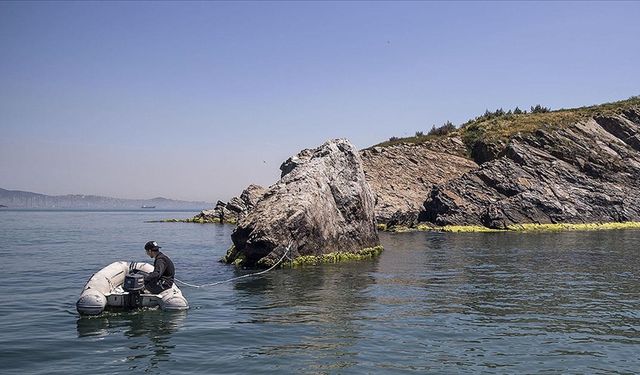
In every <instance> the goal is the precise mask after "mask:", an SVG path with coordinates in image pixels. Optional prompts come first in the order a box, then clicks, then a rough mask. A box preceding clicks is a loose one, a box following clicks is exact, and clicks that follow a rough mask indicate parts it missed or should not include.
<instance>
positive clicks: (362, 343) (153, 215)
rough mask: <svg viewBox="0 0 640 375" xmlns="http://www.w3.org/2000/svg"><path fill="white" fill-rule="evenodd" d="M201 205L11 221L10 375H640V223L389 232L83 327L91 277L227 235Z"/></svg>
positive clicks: (205, 277) (182, 274)
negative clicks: (180, 309)
mask: <svg viewBox="0 0 640 375" xmlns="http://www.w3.org/2000/svg"><path fill="white" fill-rule="evenodd" d="M193 214H194V213H191V212H181V213H176V212H157V211H151V212H150V211H141V212H61V211H58V212H40V211H23V212H20V211H0V257H1V258H0V259H1V262H0V264H1V265H0V267H2V268H1V270H2V275H3V282H2V283H0V363H1V366H2V368H0V372H1V373H7V374H14V373H16V374H17V373H21V374H87V373H95V374H111V373H130V372H132V371H133V372H147V373H161V372H162V373H171V374H180V373H189V374H192V373H217V374H227V373H312V374H324V373H330V374H334V373H341V374H343V373H344V374H350V373H375V374H379V373H394V374H395V373H405V372H406V373H410V372H414V373H427V372H431V373H481V372H490V373H630V372H636V371H638V369H640V358H639V357H640V355H639V353H640V254H639V252H638V249H639V246H640V245H639V244H640V231H632V230H630V231H611V232H582V233H581V232H574V233H570V232H569V233H548V234H503V233H499V234H495V233H492V234H441V233H412V234H397V235H392V234H382V235H381V239H382V242H383V244H384V246H385V252H384V253H383V255H382V256H381V257H380V258H379V259H376V260H374V261H365V262H357V263H348V264H341V265H327V266H321V267H315V268H306V269H295V270H277V271H272V272H271V273H268V274H266V275H264V276H262V277H260V278H255V279H245V280H244V281H239V282H236V283H233V284H224V285H220V286H217V287H214V288H210V289H192V288H188V287H183V288H182V290H183V293H184V294H185V296H186V297H187V299H188V300H189V302H190V304H191V307H192V308H191V309H190V310H189V311H187V312H185V313H178V314H176V313H166V312H162V311H156V310H147V311H138V312H132V313H107V314H104V315H102V316H100V317H97V318H80V317H79V316H78V315H77V313H76V311H75V305H74V304H75V301H76V300H77V298H78V295H79V293H80V291H81V289H82V286H83V285H84V283H85V282H86V280H87V279H88V278H89V277H90V276H91V274H92V273H93V272H96V271H97V270H99V269H100V268H102V267H103V266H105V265H107V264H108V263H111V262H113V261H116V260H144V259H145V258H144V257H145V254H144V251H143V249H142V247H143V245H144V243H145V242H146V241H147V240H149V239H155V240H157V241H159V242H160V243H161V245H162V246H163V247H164V249H163V250H166V253H167V254H169V255H170V256H171V257H172V258H173V260H174V262H175V263H176V265H177V273H178V274H177V277H178V278H180V279H182V280H185V281H188V282H192V283H207V282H213V281H217V280H223V279H227V278H230V277H234V276H238V275H240V274H241V273H239V271H237V270H235V269H234V268H232V267H229V266H225V265H222V264H220V263H218V262H217V260H218V259H219V258H220V257H221V256H222V255H224V253H225V251H226V249H227V248H228V247H229V245H230V243H231V241H230V237H229V235H230V234H231V231H232V230H233V227H230V226H218V225H197V224H183V223H145V221H147V220H153V219H160V218H167V217H189V216H191V215H193Z"/></svg>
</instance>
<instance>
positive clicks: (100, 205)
mask: <svg viewBox="0 0 640 375" xmlns="http://www.w3.org/2000/svg"><path fill="white" fill-rule="evenodd" d="M1 206H6V207H7V208H50V209H56V208H58V209H139V208H143V207H144V208H155V209H157V210H162V209H165V210H179V209H185V210H191V209H193V210H203V209H206V208H211V207H213V204H211V203H209V202H189V201H179V200H173V199H167V198H162V197H157V198H153V199H120V198H111V197H102V196H98V195H80V194H69V195H45V194H38V193H32V192H28V191H20V190H6V189H0V207H1Z"/></svg>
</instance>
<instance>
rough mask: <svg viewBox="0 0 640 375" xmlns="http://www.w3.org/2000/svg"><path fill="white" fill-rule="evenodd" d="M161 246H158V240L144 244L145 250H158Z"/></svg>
mask: <svg viewBox="0 0 640 375" xmlns="http://www.w3.org/2000/svg"><path fill="white" fill-rule="evenodd" d="M159 248H160V246H158V243H157V242H156V241H149V242H147V243H146V244H144V249H145V250H158V249H159Z"/></svg>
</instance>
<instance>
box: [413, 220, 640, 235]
mask: <svg viewBox="0 0 640 375" xmlns="http://www.w3.org/2000/svg"><path fill="white" fill-rule="evenodd" d="M415 229H416V230H419V231H434V232H453V233H481V232H536V231H537V232H561V231H585V230H620V229H640V222H636V221H626V222H609V223H555V224H534V223H527V224H514V225H509V226H507V228H506V229H494V228H488V227H484V226H481V225H446V226H441V227H434V226H430V225H426V224H419V225H418V226H416V228H415Z"/></svg>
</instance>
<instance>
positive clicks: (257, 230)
mask: <svg viewBox="0 0 640 375" xmlns="http://www.w3.org/2000/svg"><path fill="white" fill-rule="evenodd" d="M639 130H640V98H638V97H632V98H630V99H628V100H624V101H619V102H615V103H607V104H603V105H598V106H591V107H582V108H576V109H563V110H557V111H550V110H548V109H546V108H544V107H541V106H536V107H532V108H531V112H530V113H527V112H526V111H520V110H518V109H516V110H515V111H508V112H505V111H503V110H498V111H496V112H489V111H487V112H486V113H485V114H484V115H482V116H479V117H477V118H475V119H473V120H470V121H468V122H467V123H465V124H463V125H462V126H461V127H460V128H455V127H454V128H453V129H450V130H448V131H446V132H442V133H440V134H437V135H422V134H417V135H416V137H411V138H404V139H397V138H395V139H392V140H390V141H389V142H383V143H381V144H378V145H376V146H373V147H370V148H367V149H364V150H361V151H356V150H355V149H354V148H353V145H351V144H350V143H349V142H348V141H346V140H334V141H329V142H327V143H325V144H324V145H322V146H320V147H319V148H317V149H310V150H303V151H301V152H300V153H299V154H297V155H296V156H294V157H291V158H289V159H288V160H287V161H286V162H284V163H283V164H282V166H281V167H280V169H281V170H282V178H281V180H280V181H279V182H277V183H276V184H275V185H273V186H271V187H269V188H267V189H265V188H262V187H259V186H256V185H251V186H249V187H248V188H247V189H246V190H245V191H243V192H242V194H241V195H240V196H239V197H236V198H233V199H231V200H230V201H229V202H228V203H224V202H218V204H217V205H216V207H215V208H214V209H213V210H208V211H202V212H201V213H200V214H199V215H197V216H196V217H194V218H193V219H188V221H194V222H227V223H233V224H237V225H238V227H237V228H236V230H235V232H234V233H233V235H232V239H233V242H234V246H233V247H232V248H231V249H230V251H229V252H228V254H227V256H226V257H225V259H224V261H225V262H228V263H235V264H241V265H246V266H256V265H257V266H268V265H270V264H272V263H273V262H274V261H275V260H276V258H278V256H279V255H280V254H282V249H283V247H284V246H286V245H287V243H290V242H292V243H294V250H293V252H292V257H293V259H296V258H297V259H304V257H307V256H309V257H311V258H312V259H318V258H319V257H322V256H325V255H326V254H336V253H350V254H357V253H358V252H360V251H363V249H365V253H364V254H372V253H375V252H376V251H377V250H376V251H373V252H371V251H369V250H366V249H378V245H379V241H378V238H377V232H376V225H377V227H378V228H379V229H386V230H410V229H436V228H439V229H442V228H449V227H451V226H457V227H461V226H462V227H464V228H467V229H472V230H521V229H523V228H525V229H526V228H529V227H530V226H545V225H562V227H563V228H566V227H567V226H572V227H573V228H575V227H577V226H580V225H582V226H585V227H587V228H592V227H593V226H598V225H601V224H602V223H609V225H610V226H613V227H618V226H619V224H617V226H616V224H615V223H627V224H626V225H627V226H636V227H640V225H639V224H638V222H640V133H639Z"/></svg>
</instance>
